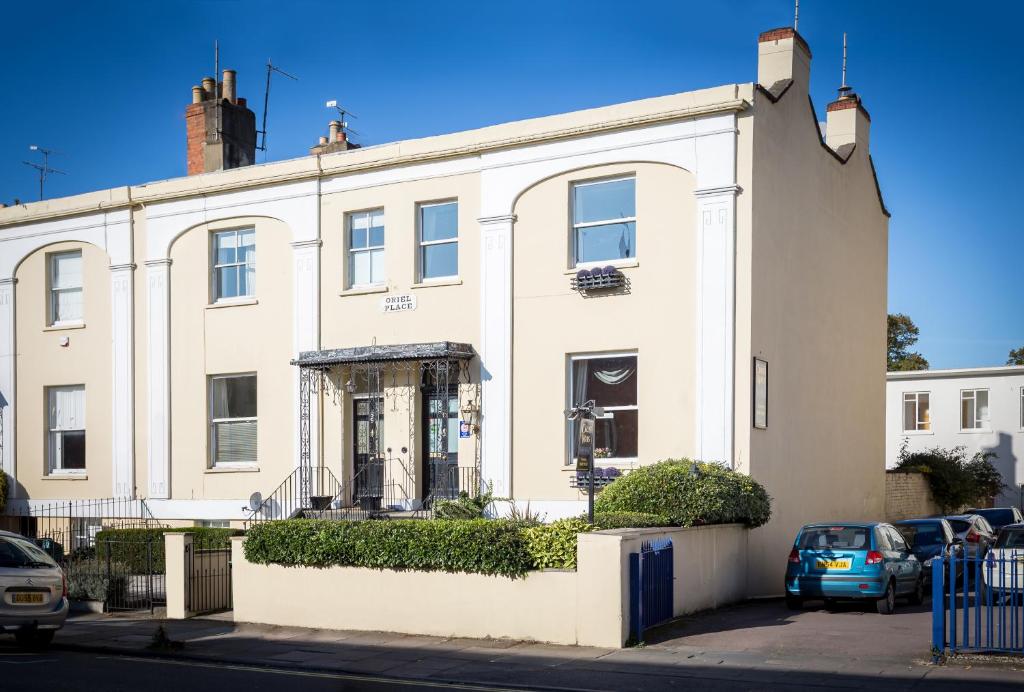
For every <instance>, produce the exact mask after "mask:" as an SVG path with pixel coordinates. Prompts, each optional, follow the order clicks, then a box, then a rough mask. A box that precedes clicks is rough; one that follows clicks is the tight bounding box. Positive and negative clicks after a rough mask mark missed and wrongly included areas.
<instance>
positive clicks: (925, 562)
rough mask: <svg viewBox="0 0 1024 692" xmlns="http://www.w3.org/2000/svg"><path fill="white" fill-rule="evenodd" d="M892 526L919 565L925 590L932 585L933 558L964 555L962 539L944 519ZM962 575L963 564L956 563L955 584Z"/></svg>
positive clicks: (918, 520)
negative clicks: (922, 572)
mask: <svg viewBox="0 0 1024 692" xmlns="http://www.w3.org/2000/svg"><path fill="white" fill-rule="evenodd" d="M894 526H895V527H896V530H897V531H899V532H900V534H901V535H902V536H903V538H904V539H906V541H907V544H908V545H909V546H910V551H911V552H912V553H914V557H916V558H917V560H918V562H920V563H921V567H922V568H923V570H924V585H925V588H926V589H927V588H929V587H930V586H931V583H932V561H933V560H934V559H935V558H937V557H940V556H945V555H954V556H956V557H957V558H961V557H962V556H963V554H964V542H963V539H961V538H960V537H959V536H957V535H956V531H954V530H953V527H952V525H950V523H949V522H948V521H946V520H945V519H941V518H936V519H905V520H903V521H897V522H896V523H895V524H894ZM962 574H963V563H962V562H958V563H956V577H957V583H959V580H960V577H961V575H962ZM947 588H948V585H947Z"/></svg>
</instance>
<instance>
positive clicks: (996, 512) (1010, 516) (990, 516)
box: [964, 507, 1024, 534]
mask: <svg viewBox="0 0 1024 692" xmlns="http://www.w3.org/2000/svg"><path fill="white" fill-rule="evenodd" d="M964 514H977V515H978V516H979V517H985V521H987V522H988V524H989V526H991V527H992V528H993V529H994V530H995V532H996V534H998V533H999V530H1000V529H1002V528H1003V527H1004V526H1007V525H1009V524H1021V523H1024V514H1021V511H1020V510H1019V509H1017V508H1016V507H989V508H988V509H969V510H967V511H966V512H964Z"/></svg>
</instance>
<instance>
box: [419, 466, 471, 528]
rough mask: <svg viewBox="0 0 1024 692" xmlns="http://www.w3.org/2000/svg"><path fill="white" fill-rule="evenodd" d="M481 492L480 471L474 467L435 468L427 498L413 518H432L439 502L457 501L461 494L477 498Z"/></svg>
mask: <svg viewBox="0 0 1024 692" xmlns="http://www.w3.org/2000/svg"><path fill="white" fill-rule="evenodd" d="M481 492H482V488H481V487H480V469H478V468H476V467H475V466H448V467H447V468H443V469H439V468H437V467H435V468H434V472H433V473H432V474H431V477H430V485H429V487H428V488H427V496H426V497H424V498H423V502H422V503H421V505H420V508H419V509H418V510H417V511H416V514H415V518H417V519H430V518H432V517H433V516H434V510H435V509H436V506H437V503H438V502H439V501H442V500H455V499H458V498H459V497H460V496H461V495H462V493H465V494H466V495H468V496H469V497H477V496H478V495H480V493H481Z"/></svg>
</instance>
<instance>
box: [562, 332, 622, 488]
mask: <svg viewBox="0 0 1024 692" xmlns="http://www.w3.org/2000/svg"><path fill="white" fill-rule="evenodd" d="M603 358H634V359H636V365H637V372H638V373H639V365H640V352H639V351H611V352H599V353H570V354H567V358H566V360H567V361H568V367H567V368H566V373H565V374H566V377H565V382H566V387H565V401H566V408H571V407H572V405H573V401H572V398H573V380H574V377H573V376H574V365H573V364H574V363H575V362H576V361H578V360H600V359H603ZM637 377H639V375H637ZM602 408H603V409H604V410H605V412H606V414H607V413H608V412H614V411H636V412H637V426H636V427H637V430H636V448H637V456H635V457H594V466H601V467H606V466H613V467H615V468H622V467H628V468H632V467H635V466H636V465H637V464H638V462H639V460H640V382H639V380H638V381H637V388H636V403H635V404H633V405H631V406H602ZM610 418H614V416H613V415H604V416H599V417H597V418H596V420H602V419H610ZM565 428H566V433H565V465H564V467H565V468H571V467H573V466H574V465H575V463H576V460H575V459H574V458H573V456H572V449H573V441H574V439H575V437H576V432H575V431H576V423H575V421H571V420H567V421H566V426H565Z"/></svg>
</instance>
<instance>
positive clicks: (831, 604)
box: [825, 598, 839, 610]
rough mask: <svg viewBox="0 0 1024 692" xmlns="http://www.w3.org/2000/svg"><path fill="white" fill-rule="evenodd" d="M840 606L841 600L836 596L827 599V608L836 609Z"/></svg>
mask: <svg viewBox="0 0 1024 692" xmlns="http://www.w3.org/2000/svg"><path fill="white" fill-rule="evenodd" d="M838 607H839V601H837V600H836V599H834V598H826V599H825V610H835V609H836V608H838Z"/></svg>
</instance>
